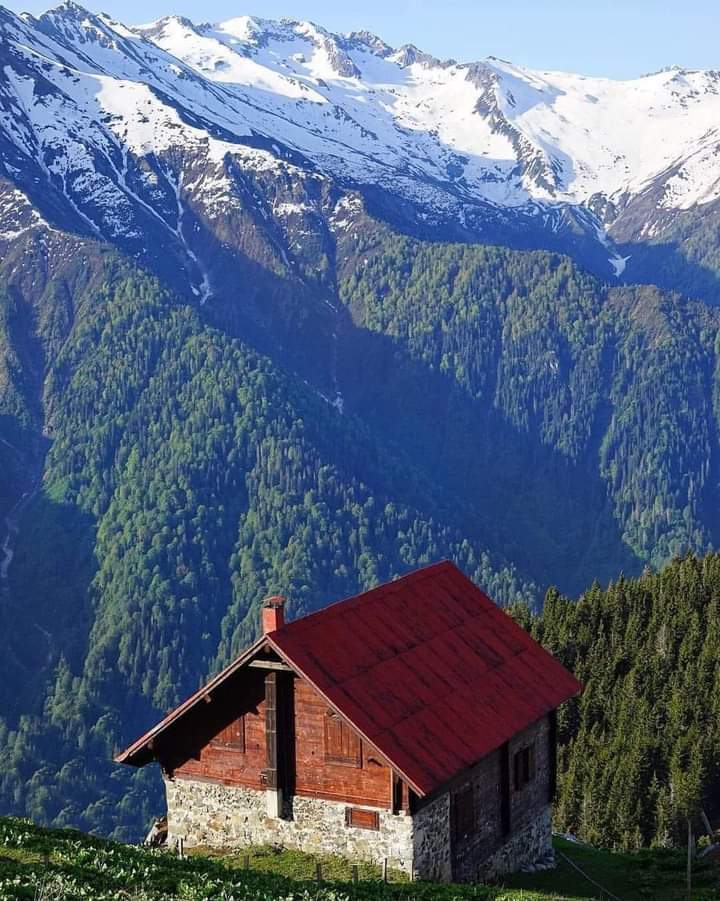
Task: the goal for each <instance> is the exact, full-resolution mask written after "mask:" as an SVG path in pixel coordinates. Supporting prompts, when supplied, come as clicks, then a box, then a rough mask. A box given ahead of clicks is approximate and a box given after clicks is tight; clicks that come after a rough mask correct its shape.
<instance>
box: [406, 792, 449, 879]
mask: <svg viewBox="0 0 720 901" xmlns="http://www.w3.org/2000/svg"><path fill="white" fill-rule="evenodd" d="M413 849H414V857H415V860H414V864H413V871H414V873H415V875H416V876H417V878H418V879H427V880H430V881H433V882H450V881H451V879H452V853H451V847H450V793H449V792H446V793H445V794H444V795H441V796H440V797H439V798H436V799H435V800H434V801H431V802H430V803H429V804H426V805H425V806H424V807H422V808H421V809H420V810H418V811H417V812H416V813H415V815H414V816H413Z"/></svg>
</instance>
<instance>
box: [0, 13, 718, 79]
mask: <svg viewBox="0 0 720 901" xmlns="http://www.w3.org/2000/svg"><path fill="white" fill-rule="evenodd" d="M3 2H4V3H5V5H7V6H10V8H11V9H14V10H16V11H21V10H28V11H29V12H33V13H38V12H41V11H42V10H43V9H46V8H47V7H48V6H53V5H56V0H10V2H8V0H0V3H3ZM80 2H82V0H80ZM85 5H86V6H87V7H88V8H89V9H93V10H96V11H98V10H103V11H105V12H107V13H109V14H110V15H112V16H114V17H116V18H118V19H120V20H122V21H124V22H127V23H129V24H132V23H139V22H147V21H150V20H151V19H155V18H159V17H160V16H162V15H166V14H169V13H179V14H181V15H185V16H187V17H188V18H190V19H193V21H196V22H199V21H217V20H219V19H225V18H230V17H231V16H236V15H242V14H245V13H249V14H251V15H257V16H266V17H269V18H278V17H280V16H290V17H292V18H297V19H311V20H313V21H315V22H318V23H320V24H322V25H325V27H327V28H329V29H331V30H332V31H351V30H353V29H359V28H368V29H369V30H371V31H374V32H375V33H377V34H379V35H380V36H381V37H383V38H384V39H385V40H386V41H387V42H388V43H390V44H392V45H394V46H395V45H399V44H403V43H415V44H417V45H418V46H419V47H421V48H422V49H424V50H427V51H429V52H431V53H434V54H435V55H436V56H441V57H454V58H455V59H458V60H462V61H465V60H471V59H480V58H482V57H485V56H490V55H493V56H499V57H502V58H504V59H509V60H512V61H513V62H517V63H521V64H524V65H528V66H532V67H534V68H538V69H564V70H569V71H574V72H582V73H584V74H588V75H608V76H611V77H614V78H627V77H632V76H635V75H640V74H643V73H645V72H651V71H654V70H656V69H659V68H662V67H663V66H666V65H671V64H678V65H682V66H688V67H691V68H706V69H709V68H718V69H720V42H718V38H717V35H718V30H719V29H718V26H720V3H719V2H718V0H685V2H680V0H574V2H573V0H362V2H357V0H202V2H200V0H87V2H85Z"/></svg>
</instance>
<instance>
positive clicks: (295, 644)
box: [116, 562, 581, 881]
mask: <svg viewBox="0 0 720 901" xmlns="http://www.w3.org/2000/svg"><path fill="white" fill-rule="evenodd" d="M580 690H581V686H580V684H579V683H578V682H577V680H576V679H575V678H574V677H573V676H572V675H571V674H570V673H569V672H567V671H566V670H565V669H564V668H563V667H562V666H561V665H560V664H559V663H558V662H557V661H556V660H555V659H554V658H553V657H552V656H551V655H550V654H548V653H547V652H546V651H545V650H544V649H543V648H541V647H540V645H538V644H537V643H536V642H535V641H533V639H532V638H530V636H529V635H528V634H527V633H526V632H525V631H524V630H523V629H521V628H520V627H519V626H518V625H517V624H516V623H515V622H514V621H513V620H512V619H511V618H510V617H509V616H508V615H507V614H505V613H504V612H503V611H502V610H501V609H500V608H499V607H497V606H496V605H495V604H494V603H493V602H492V601H491V600H490V599H489V598H488V597H487V595H485V594H484V593H483V592H482V591H480V589H478V588H477V587H476V586H475V585H474V584H473V583H472V582H471V581H470V580H469V579H467V578H466V577H465V576H464V575H463V574H462V573H461V572H460V571H459V570H458V569H457V567H456V566H454V565H453V564H452V563H448V562H443V563H438V564H435V565H433V566H428V567H426V568H424V569H420V570H418V571H416V572H413V573H410V574H409V575H407V576H404V577H403V578H400V579H398V580H396V581H394V582H390V583H388V584H386V585H381V586H380V587H378V588H374V589H373V590H371V591H368V592H365V593H364V594H361V595H358V596H357V597H353V598H350V599H348V600H344V601H340V602H338V603H336V604H333V605H331V606H329V607H327V608H325V609H323V610H320V611H319V612H317V613H313V614H310V615H309V616H304V617H302V618H301V619H298V620H295V621H294V622H289V623H286V622H284V615H283V601H282V599H281V598H269V599H268V600H267V601H266V602H265V606H264V607H263V610H262V635H261V637H260V638H259V639H258V641H257V642H255V644H254V645H253V646H252V647H250V648H248V649H247V650H246V651H245V652H244V653H243V654H241V655H240V656H239V657H238V658H237V659H236V660H235V661H233V662H232V663H231V664H230V665H229V666H228V667H227V668H226V669H224V670H223V671H222V672H221V673H218V675H216V676H215V677H214V678H213V679H211V680H210V681H209V682H208V683H207V684H206V685H205V686H204V687H203V688H201V689H200V690H199V691H197V692H196V693H195V694H194V695H192V697H190V698H188V699H187V700H186V701H185V702H184V703H182V704H180V706H179V707H177V709H176V710H173V711H172V712H171V713H170V714H169V715H168V716H166V717H165V718H164V719H163V720H162V721H161V722H159V723H158V724H157V725H156V726H154V727H153V728H152V729H150V731H149V732H147V733H146V734H145V735H143V736H142V737H141V738H139V739H138V740H137V741H136V742H134V743H133V744H132V745H131V746H130V747H129V748H127V749H126V750H125V751H123V752H122V753H121V754H120V755H119V756H118V757H117V758H116V759H117V761H118V762H121V763H126V764H130V765H132V766H144V765H145V764H147V763H149V762H151V761H158V762H159V763H160V766H161V768H162V773H163V778H164V780H165V786H166V791H167V807H168V811H167V815H168V824H169V835H170V838H171V840H172V839H173V838H175V839H177V838H181V837H182V838H183V839H184V842H185V843H186V844H187V845H192V844H203V845H222V846H233V845H236V846H243V845H252V844H280V845H284V846H289V847H296V848H300V849H303V850H307V851H323V852H333V853H339V854H343V855H345V856H348V857H350V858H365V859H368V858H369V859H372V860H376V861H381V860H383V859H387V860H388V862H389V865H390V866H392V867H397V868H401V869H404V870H406V871H408V872H411V873H412V874H413V875H415V876H416V877H418V878H425V879H440V880H453V881H472V880H478V879H482V878H487V877H492V876H496V875H498V874H500V873H503V872H509V871H513V870H516V869H518V868H521V867H523V866H528V865H531V864H536V863H537V862H538V861H546V862H547V861H548V859H549V858H551V856H552V846H551V841H550V838H551V802H552V798H553V794H554V790H555V745H556V719H555V711H556V708H557V707H558V705H560V704H562V703H563V702H564V701H566V700H568V699H569V698H571V697H573V696H574V695H576V694H578V693H579V692H580Z"/></svg>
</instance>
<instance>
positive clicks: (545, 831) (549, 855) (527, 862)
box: [482, 804, 555, 879]
mask: <svg viewBox="0 0 720 901" xmlns="http://www.w3.org/2000/svg"><path fill="white" fill-rule="evenodd" d="M554 866H555V852H554V851H553V846H552V807H551V806H550V805H549V804H548V805H546V807H545V808H544V810H542V811H541V812H540V813H537V814H536V815H535V816H534V817H533V818H532V819H530V820H528V821H527V822H526V823H525V824H524V826H522V827H521V828H520V829H519V831H518V832H513V834H512V835H511V837H510V839H509V840H508V841H507V842H506V843H505V844H504V845H503V846H502V847H501V848H500V849H499V850H498V851H496V852H495V853H494V854H493V855H492V856H491V857H490V858H489V859H488V860H486V861H485V863H484V865H483V867H482V874H483V878H485V879H494V878H495V877H497V876H502V874H503V873H516V872H517V871H518V870H524V871H526V872H533V871H535V870H547V869H551V868H552V867H554Z"/></svg>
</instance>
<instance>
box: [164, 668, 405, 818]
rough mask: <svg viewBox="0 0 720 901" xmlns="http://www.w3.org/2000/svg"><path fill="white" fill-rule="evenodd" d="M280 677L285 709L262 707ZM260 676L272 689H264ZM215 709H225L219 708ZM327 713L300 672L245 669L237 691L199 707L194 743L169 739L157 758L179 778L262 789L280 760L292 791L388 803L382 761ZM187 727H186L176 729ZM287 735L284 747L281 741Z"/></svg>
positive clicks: (386, 770) (370, 803)
mask: <svg viewBox="0 0 720 901" xmlns="http://www.w3.org/2000/svg"><path fill="white" fill-rule="evenodd" d="M281 678H282V679H287V680H288V681H290V680H292V681H293V682H294V685H292V686H288V688H289V689H290V690H289V691H288V692H287V697H288V703H289V705H290V707H291V709H290V710H288V711H286V714H285V715H278V714H279V711H272V710H270V711H269V710H268V706H267V697H268V696H269V697H270V698H271V699H275V700H277V695H276V688H277V685H278V683H279V681H280V679H281ZM268 683H272V688H271V690H270V692H269V693H268V694H266V691H267V688H268ZM223 710H225V711H227V712H226V713H225V715H223V713H222V711H223ZM230 711H232V713H231V712H230ZM329 712H330V711H329V709H328V706H327V703H326V702H325V701H324V700H323V698H322V697H321V696H320V695H319V694H317V692H316V691H315V690H314V689H313V688H312V687H311V686H310V685H308V684H307V683H306V682H305V681H303V680H302V679H300V678H294V677H292V676H290V674H286V673H279V672H272V671H270V672H268V671H267V670H265V671H263V670H262V669H254V670H247V671H246V672H245V673H244V674H243V680H242V687H241V688H240V690H237V689H236V691H235V692H233V694H232V695H231V696H227V697H223V698H217V699H216V700H215V701H213V702H212V703H211V704H208V705H204V706H203V708H200V714H201V717H202V722H203V726H202V728H199V729H198V730H195V731H194V734H195V735H196V736H199V739H198V741H197V743H196V746H195V747H194V748H191V747H188V746H187V743H185V748H184V749H183V750H182V751H181V750H180V748H179V747H178V746H177V745H175V746H174V748H173V755H172V756H173V758H174V762H173V763H169V761H168V763H167V764H166V763H165V761H162V759H161V762H163V764H164V766H165V768H166V769H168V770H170V771H171V773H172V775H173V776H175V777H178V778H181V779H182V778H186V779H201V780H209V781H212V782H219V783H222V784H223V785H232V786H238V787H242V788H253V789H260V790H262V789H264V788H266V787H268V776H269V777H270V780H271V781H272V782H275V781H276V771H277V770H278V769H282V762H283V761H286V762H287V764H288V769H291V770H292V772H288V773H287V774H285V776H284V778H280V780H279V781H281V782H284V783H285V787H286V788H287V789H288V790H290V791H291V792H292V793H294V794H297V795H301V796H302V797H306V798H322V799H325V800H330V801H341V802H344V803H347V804H357V805H365V806H368V807H380V808H385V809H389V808H390V807H391V804H392V787H393V778H392V774H391V771H390V768H389V767H388V766H386V765H385V764H384V763H383V762H381V760H380V759H379V757H378V755H377V754H375V753H374V752H373V751H372V749H370V748H369V747H368V746H367V744H366V743H365V742H363V741H361V740H360V738H359V736H357V734H356V733H355V732H354V731H353V730H352V729H350V727H349V726H348V725H347V724H346V723H344V722H342V721H341V720H339V719H338V718H337V716H334V715H333V716H329V715H328V714H329ZM233 714H235V716H234V717H233ZM268 714H270V716H269V717H268ZM240 719H242V723H240V722H239V720H240ZM268 722H270V723H275V724H276V727H277V749H276V752H275V753H276V755H277V757H278V759H277V760H276V761H269V760H268V737H269V736H268V732H267V723H268ZM212 724H214V725H212ZM192 734H193V732H191V731H190V730H188V731H187V732H185V733H184V736H186V735H192ZM228 735H238V736H240V735H242V736H243V737H244V750H243V746H242V743H241V742H240V741H238V742H237V744H236V745H235V746H233V745H231V744H230V743H229V742H228V741H227V736H228ZM184 736H183V737H184ZM288 740H289V742H290V747H288V746H287V744H286V745H283V742H288ZM273 746H274V745H273ZM159 756H160V757H161V758H162V756H163V755H162V754H160V755H159ZM166 759H167V758H166ZM277 775H278V776H279V774H277ZM400 791H401V792H402V787H400ZM401 797H402V795H401ZM404 797H407V791H405V795H404Z"/></svg>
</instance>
